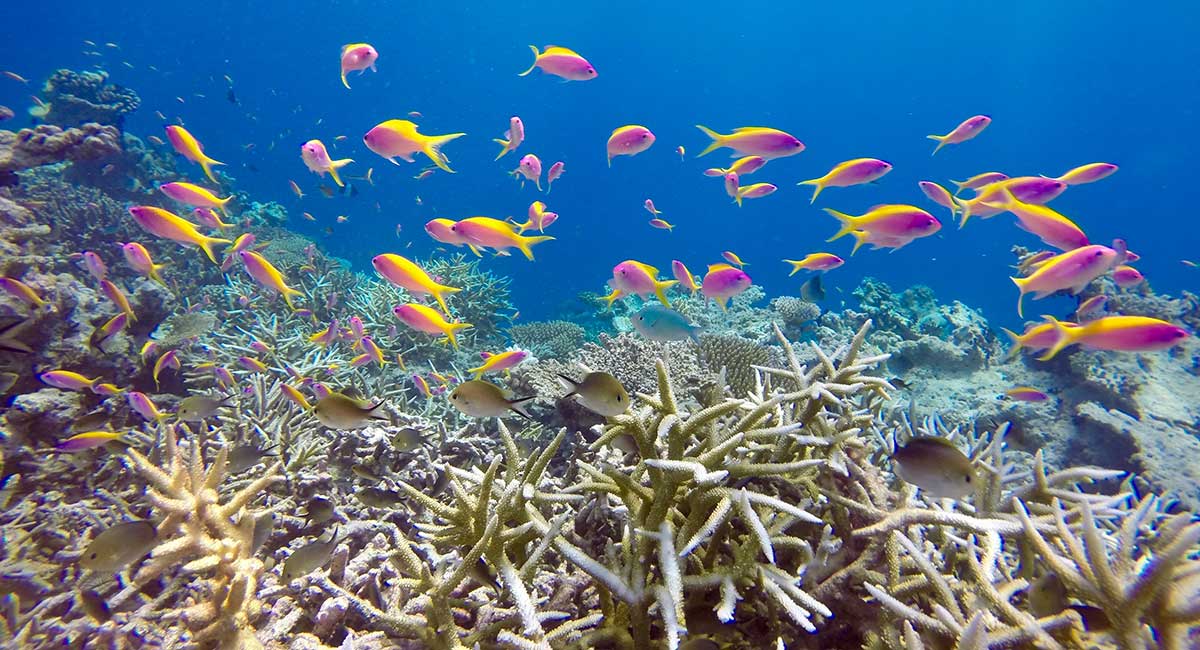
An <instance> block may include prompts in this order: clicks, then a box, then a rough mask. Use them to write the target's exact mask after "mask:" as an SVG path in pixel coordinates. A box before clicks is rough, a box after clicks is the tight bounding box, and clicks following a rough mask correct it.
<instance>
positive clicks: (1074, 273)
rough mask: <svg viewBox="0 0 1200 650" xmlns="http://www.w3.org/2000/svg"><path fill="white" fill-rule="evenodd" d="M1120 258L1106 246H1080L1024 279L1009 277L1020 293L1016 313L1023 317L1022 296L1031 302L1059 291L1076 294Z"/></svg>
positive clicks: (1050, 261)
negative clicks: (1031, 298) (1027, 296)
mask: <svg viewBox="0 0 1200 650" xmlns="http://www.w3.org/2000/svg"><path fill="white" fill-rule="evenodd" d="M1119 255H1120V254H1119V253H1118V252H1117V251H1116V250H1113V249H1111V248H1109V247H1108V246H1101V245H1099V244H1092V245H1090V246H1082V247H1080V248H1075V249H1072V250H1069V251H1067V252H1065V253H1062V254H1060V255H1055V256H1054V257H1051V258H1050V259H1048V260H1046V261H1044V262H1042V263H1041V264H1039V265H1038V266H1037V268H1036V269H1034V271H1033V272H1032V273H1030V274H1029V276H1027V277H1024V278H1011V279H1012V281H1013V284H1015V285H1017V289H1018V290H1019V291H1020V297H1018V298H1017V314H1019V315H1022V316H1023V315H1024V312H1023V311H1022V308H1021V303H1022V301H1023V300H1024V298H1025V294H1027V293H1032V294H1033V299H1034V300H1040V299H1042V298H1045V297H1046V296H1049V295H1051V294H1053V293H1056V292H1058V291H1070V292H1071V293H1072V294H1078V293H1079V292H1081V291H1083V290H1084V288H1086V287H1087V285H1088V284H1089V283H1090V282H1091V281H1092V280H1095V279H1096V278H1098V277H1100V276H1101V275H1104V274H1105V273H1107V272H1108V271H1109V270H1110V269H1112V267H1113V265H1114V264H1116V263H1117V260H1118V259H1119Z"/></svg>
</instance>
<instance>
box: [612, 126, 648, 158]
mask: <svg viewBox="0 0 1200 650" xmlns="http://www.w3.org/2000/svg"><path fill="white" fill-rule="evenodd" d="M652 144H654V134H653V133H651V132H650V129H647V128H646V127H644V126H640V125H637V124H629V125H626V126H621V127H617V128H615V129H613V132H612V135H610V136H608V143H607V145H606V147H605V148H606V149H607V151H608V166H609V167H612V159H613V158H615V157H617V156H636V155H638V154H639V153H642V152H643V151H645V150H647V149H649V148H650V145H652Z"/></svg>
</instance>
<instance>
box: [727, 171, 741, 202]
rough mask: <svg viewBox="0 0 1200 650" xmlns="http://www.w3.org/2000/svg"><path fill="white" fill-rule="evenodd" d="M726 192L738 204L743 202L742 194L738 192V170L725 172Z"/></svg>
mask: <svg viewBox="0 0 1200 650" xmlns="http://www.w3.org/2000/svg"><path fill="white" fill-rule="evenodd" d="M725 193H726V194H728V195H729V196H730V197H731V198H732V199H733V200H734V201H736V202H737V204H738V205H741V204H742V195H741V194H739V193H738V175H737V173H736V172H729V173H728V174H725Z"/></svg>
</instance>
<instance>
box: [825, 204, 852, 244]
mask: <svg viewBox="0 0 1200 650" xmlns="http://www.w3.org/2000/svg"><path fill="white" fill-rule="evenodd" d="M825 212H826V213H827V214H829V216H831V217H833V218H834V219H837V220H838V223H840V224H841V225H842V227H841V229H840V230H838V231H837V234H835V235H834V236H832V237H830V238H829V239H826V240H825V241H827V242H830V241H833V240H835V239H841V238H842V237H845V236H846V235H849V234H850V233H852V232H854V231H855V230H857V229H858V225H857V223H856V218H855V217H853V216H851V215H848V214H846V213H845V212H838V211H837V210H834V209H833V208H825Z"/></svg>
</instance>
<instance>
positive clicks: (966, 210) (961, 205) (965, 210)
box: [950, 196, 971, 230]
mask: <svg viewBox="0 0 1200 650" xmlns="http://www.w3.org/2000/svg"><path fill="white" fill-rule="evenodd" d="M950 200H951V201H953V202H954V205H957V206H958V211H959V212H961V213H962V219H961V220H960V221H959V222H958V229H959V230H962V227H963V226H965V225H967V219H970V218H971V204H970V203H968V202H967V201H964V200H962V199H960V198H958V197H957V196H952V197H950ZM950 216H951V217H953V216H954V208H950Z"/></svg>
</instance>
